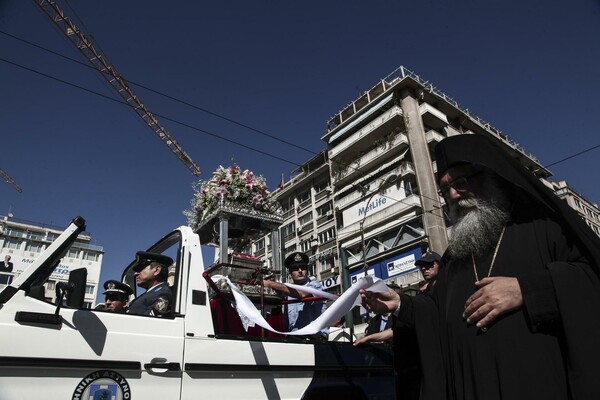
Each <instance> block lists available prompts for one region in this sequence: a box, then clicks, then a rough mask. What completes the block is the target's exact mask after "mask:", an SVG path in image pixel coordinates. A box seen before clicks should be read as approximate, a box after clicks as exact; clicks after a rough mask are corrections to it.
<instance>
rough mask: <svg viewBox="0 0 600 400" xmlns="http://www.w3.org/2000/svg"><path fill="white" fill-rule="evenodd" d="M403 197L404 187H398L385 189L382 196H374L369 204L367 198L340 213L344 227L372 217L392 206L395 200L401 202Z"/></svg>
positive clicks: (404, 194) (404, 195)
mask: <svg viewBox="0 0 600 400" xmlns="http://www.w3.org/2000/svg"><path fill="white" fill-rule="evenodd" d="M405 197H406V193H405V192H404V186H403V185H399V186H392V187H390V188H388V189H386V190H385V191H384V192H383V195H381V194H376V195H375V196H373V197H372V198H371V201H370V202H369V201H368V198H367V199H364V200H363V201H361V202H360V203H358V204H355V205H354V206H352V207H349V208H347V209H345V210H344V211H342V217H343V219H344V226H350V225H352V224H354V223H355V222H358V221H362V219H363V218H364V217H365V215H366V214H368V215H373V214H375V213H377V212H379V211H382V210H384V209H386V208H388V207H389V206H392V205H394V204H395V203H396V202H397V201H396V200H401V199H403V198H405ZM367 203H368V204H367Z"/></svg>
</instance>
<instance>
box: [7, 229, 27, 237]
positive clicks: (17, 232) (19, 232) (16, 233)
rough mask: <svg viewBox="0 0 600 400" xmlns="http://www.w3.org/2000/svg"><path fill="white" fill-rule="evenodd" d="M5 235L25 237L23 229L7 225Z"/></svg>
mask: <svg viewBox="0 0 600 400" xmlns="http://www.w3.org/2000/svg"><path fill="white" fill-rule="evenodd" d="M6 236H12V237H17V238H22V237H25V231H24V230H23V229H17V228H11V227H7V228H6Z"/></svg>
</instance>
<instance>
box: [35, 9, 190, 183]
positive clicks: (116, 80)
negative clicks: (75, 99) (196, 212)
mask: <svg viewBox="0 0 600 400" xmlns="http://www.w3.org/2000/svg"><path fill="white" fill-rule="evenodd" d="M34 2H35V3H36V5H37V6H38V7H39V8H40V9H41V10H42V11H43V12H44V14H46V15H47V16H48V17H49V18H50V19H51V20H52V22H54V24H55V25H56V26H57V27H58V29H60V31H61V32H62V33H64V34H65V36H66V37H67V38H68V39H69V40H70V41H71V43H73V44H74V45H75V46H76V47H77V49H78V50H79V51H80V52H81V54H83V56H84V57H85V58H86V59H87V60H88V61H89V62H90V64H91V65H92V66H93V67H94V68H95V69H96V70H97V71H98V72H100V74H101V75H102V77H103V78H104V79H105V80H106V81H107V82H108V83H109V85H110V86H111V87H112V88H113V89H114V90H115V91H116V92H117V94H118V95H119V96H121V98H122V99H123V100H124V101H125V102H126V103H127V104H128V105H129V106H130V107H131V108H132V109H133V111H135V113H136V114H137V115H138V116H139V117H140V118H141V119H142V120H143V121H144V122H145V123H146V125H148V127H149V128H150V129H152V131H153V132H154V133H155V134H156V136H158V138H159V139H160V140H162V141H163V143H164V144H166V145H167V147H169V149H171V151H172V152H173V154H175V156H177V158H179V160H180V161H181V162H182V163H183V164H185V166H186V167H187V168H188V169H189V170H190V171H191V172H192V174H193V175H195V176H198V175H200V168H199V167H198V165H196V163H195V162H194V161H193V160H192V159H191V158H190V156H188V155H187V154H186V152H185V151H183V149H182V148H181V146H180V145H179V144H178V143H177V142H176V141H175V139H173V137H172V136H171V135H170V134H169V132H167V130H166V129H165V128H164V127H163V126H162V125H161V124H160V123H159V122H158V120H157V119H156V117H155V116H154V115H153V114H152V113H151V112H150V111H149V110H148V109H147V108H146V106H144V104H142V102H141V101H140V99H139V98H138V97H137V96H136V95H135V94H133V92H132V91H131V88H130V87H129V85H128V84H127V82H126V81H125V79H123V77H122V76H121V75H120V74H119V73H118V72H117V70H116V69H115V67H114V66H113V65H112V64H111V63H110V62H109V61H108V59H107V58H106V55H105V54H102V53H101V52H100V51H98V50H97V49H96V48H95V46H94V44H93V43H92V41H91V40H90V39H89V38H88V37H87V36H86V35H85V34H84V33H83V32H82V31H81V30H80V29H79V28H78V27H77V26H75V24H74V23H73V22H72V21H71V19H70V18H69V17H67V16H66V15H65V13H64V12H63V11H62V10H61V9H60V8H59V7H58V5H57V4H56V1H51V0H34Z"/></svg>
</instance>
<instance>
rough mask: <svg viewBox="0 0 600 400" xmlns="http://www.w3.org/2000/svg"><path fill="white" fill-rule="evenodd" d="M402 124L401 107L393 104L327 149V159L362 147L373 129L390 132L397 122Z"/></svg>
mask: <svg viewBox="0 0 600 400" xmlns="http://www.w3.org/2000/svg"><path fill="white" fill-rule="evenodd" d="M400 123H401V124H402V125H404V120H403V117H402V109H401V108H400V107H397V106H394V107H392V108H390V109H389V110H387V111H385V112H383V113H382V114H381V115H379V116H378V117H377V118H375V119H373V120H372V121H371V122H369V123H367V124H366V125H365V126H363V127H362V128H360V129H357V130H356V131H354V132H352V133H351V134H349V135H348V137H346V138H345V139H344V140H342V141H341V142H339V143H337V144H336V145H335V146H333V147H332V148H331V149H330V150H329V159H330V160H332V159H333V158H335V157H339V156H340V155H342V154H343V153H344V152H346V151H355V149H357V148H361V147H362V148H364V147H366V146H368V145H369V140H372V139H369V138H368V136H370V135H371V133H373V132H374V131H376V130H377V131H382V130H383V131H384V132H386V133H388V132H392V131H393V130H394V129H395V128H396V127H397V126H398V124H400Z"/></svg>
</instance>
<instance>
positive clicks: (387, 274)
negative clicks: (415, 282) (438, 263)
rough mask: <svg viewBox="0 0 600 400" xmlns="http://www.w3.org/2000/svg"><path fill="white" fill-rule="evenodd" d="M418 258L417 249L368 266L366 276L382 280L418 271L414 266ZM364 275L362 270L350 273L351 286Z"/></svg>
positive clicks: (419, 256)
mask: <svg viewBox="0 0 600 400" xmlns="http://www.w3.org/2000/svg"><path fill="white" fill-rule="evenodd" d="M419 258H421V248H420V247H417V248H414V249H412V250H409V251H407V252H404V253H402V254H398V255H395V256H393V257H390V258H388V259H385V260H383V261H381V262H379V263H376V264H372V265H370V266H369V269H368V271H367V274H368V275H370V276H375V277H377V278H380V279H383V280H386V279H389V278H394V277H397V276H401V275H404V274H406V273H408V272H412V271H414V270H416V269H418V267H417V266H416V265H415V261H417V260H418V259H419ZM364 275H365V272H364V270H362V269H360V270H357V271H353V272H351V273H350V282H351V284H353V285H354V284H355V283H356V281H357V280H358V279H359V278H361V277H363V276H364Z"/></svg>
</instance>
